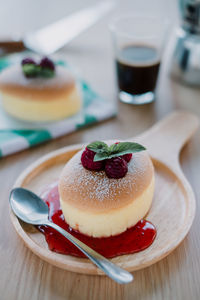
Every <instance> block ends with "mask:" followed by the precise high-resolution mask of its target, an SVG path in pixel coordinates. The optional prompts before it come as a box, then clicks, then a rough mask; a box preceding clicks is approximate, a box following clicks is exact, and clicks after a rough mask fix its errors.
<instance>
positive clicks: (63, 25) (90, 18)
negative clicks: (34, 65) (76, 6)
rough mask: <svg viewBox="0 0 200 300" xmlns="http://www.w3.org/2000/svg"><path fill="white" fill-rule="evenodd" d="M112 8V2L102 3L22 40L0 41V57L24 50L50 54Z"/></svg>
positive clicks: (29, 34) (30, 33)
mask: <svg viewBox="0 0 200 300" xmlns="http://www.w3.org/2000/svg"><path fill="white" fill-rule="evenodd" d="M113 7H114V1H103V2H101V3H98V4H95V5H93V6H91V7H88V8H84V9H82V10H80V11H78V12H75V13H73V14H71V15H70V16H67V17H65V18H63V19H61V20H59V21H56V22H55V23H53V24H50V25H47V26H46V27H44V28H41V29H38V30H36V31H33V32H29V33H27V34H26V35H25V36H24V38H22V40H16V41H15V40H5V41H0V48H1V51H0V55H2V54H3V55H4V54H6V53H8V52H9V53H11V52H18V51H22V50H25V48H27V49H29V50H32V51H33V52H36V53H38V54H41V55H49V54H52V53H54V52H56V51H57V50H59V49H60V48H62V47H63V46H64V45H66V44H67V43H69V42H70V41H71V40H73V39H74V38H75V37H77V36H78V35H79V34H80V33H82V32H83V31H85V30H86V29H88V28H89V27H91V26H92V25H94V24H95V23H96V22H97V21H99V20H100V19H101V18H102V17H103V16H105V15H106V14H107V13H108V12H109V11H110V10H111V9H112V8H113Z"/></svg>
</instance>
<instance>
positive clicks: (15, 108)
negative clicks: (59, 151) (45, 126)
mask: <svg viewBox="0 0 200 300" xmlns="http://www.w3.org/2000/svg"><path fill="white" fill-rule="evenodd" d="M0 91H1V94H2V104H3V107H4V109H5V110H6V112H8V113H9V114H10V115H12V116H14V117H16V118H19V119H21V120H24V121H31V122H48V121H55V120H60V119H63V118H65V117H68V116H71V115H73V114H75V113H77V112H78V111H79V110H80V109H81V103H82V101H81V95H80V91H79V88H78V86H77V84H76V81H75V79H74V77H73V76H72V74H71V73H70V72H69V71H68V70H66V68H64V67H61V66H56V71H55V75H54V76H53V77H52V78H39V77H37V78H27V77H26V76H25V75H24V73H23V70H22V67H21V66H20V65H15V66H11V67H8V68H6V69H5V70H4V71H2V73H1V74H0Z"/></svg>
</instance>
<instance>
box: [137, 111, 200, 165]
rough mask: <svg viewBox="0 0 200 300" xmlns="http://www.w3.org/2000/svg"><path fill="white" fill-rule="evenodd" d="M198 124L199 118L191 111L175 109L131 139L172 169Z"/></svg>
mask: <svg viewBox="0 0 200 300" xmlns="http://www.w3.org/2000/svg"><path fill="white" fill-rule="evenodd" d="M198 126H199V119H198V118H197V117H196V116H195V115H194V114H191V113H188V112H183V111H176V112H174V113H172V114H170V115H169V116H167V117H166V118H164V119H163V120H162V121H160V122H158V123H157V124H156V125H154V126H153V127H151V128H150V129H149V130H147V131H145V132H144V133H143V134H142V135H140V136H138V137H136V138H135V139H134V138H132V139H131V140H134V141H137V142H140V143H141V144H143V145H144V146H146V147H147V149H148V151H149V153H150V155H151V156H152V157H153V158H154V159H157V160H159V161H162V162H164V163H165V164H167V165H168V166H170V167H172V168H173V169H174V167H175V165H178V158H179V153H180V150H181V149H182V147H183V146H184V144H185V143H186V142H187V141H188V140H189V139H190V138H191V136H192V135H193V134H194V132H195V131H196V130H197V128H198Z"/></svg>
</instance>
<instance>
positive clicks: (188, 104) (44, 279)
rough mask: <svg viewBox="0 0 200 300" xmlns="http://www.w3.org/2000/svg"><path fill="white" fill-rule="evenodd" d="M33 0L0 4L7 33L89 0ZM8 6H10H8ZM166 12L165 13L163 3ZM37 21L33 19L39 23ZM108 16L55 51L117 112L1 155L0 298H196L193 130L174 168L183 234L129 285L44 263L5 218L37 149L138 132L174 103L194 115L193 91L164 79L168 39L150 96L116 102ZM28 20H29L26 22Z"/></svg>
mask: <svg viewBox="0 0 200 300" xmlns="http://www.w3.org/2000/svg"><path fill="white" fill-rule="evenodd" d="M19 2H20V5H19ZM36 2H37V1H32V2H30V1H25V0H20V1H19V0H16V1H15V3H14V2H13V1H11V0H8V1H3V2H2V3H1V14H2V16H4V15H6V8H7V12H8V16H9V17H8V20H9V22H8V23H9V24H8V26H9V29H10V32H13V24H18V26H20V25H21V28H22V29H23V30H24V29H26V30H28V29H33V28H38V27H40V25H45V24H47V23H48V22H51V21H54V20H55V19H56V18H59V16H61V15H60V12H62V16H64V15H66V14H67V13H70V12H72V11H73V10H76V9H79V8H81V7H83V6H86V5H87V4H91V3H92V2H93V1H91V0H90V1H89V0H85V1H80V0H74V1H67V0H62V1H59V5H58V1H47V0H44V1H42V2H41V1H38V2H37V4H36V6H38V9H36V8H35V9H34V8H33V9H31V7H32V6H34V5H35V3H36ZM83 2H84V3H83ZM121 2H123V3H124V2H128V1H121ZM129 2H131V3H132V5H133V10H134V11H137V8H138V6H140V8H141V6H142V10H140V12H141V11H142V12H143V11H144V9H145V8H146V7H147V8H149V7H151V8H152V10H151V11H153V12H157V3H158V2H159V5H160V6H163V3H164V1H157V2H156V1H148V2H147V1H145V4H144V2H143V1H141V0H139V1H135V0H133V1H129ZM169 2H170V3H171V6H172V12H171V13H170V17H171V16H172V15H174V14H175V12H176V1H174V0H169V1H165V4H168V3H169ZM7 3H10V6H6V5H7ZM31 3H32V4H31ZM123 3H122V5H123ZM13 4H15V8H14V10H13ZM41 5H42V9H41ZM5 6H6V8H5ZM39 6H40V8H39ZM22 7H23V8H24V7H27V11H28V12H29V13H28V14H27V15H26V26H25V25H24V24H25V23H24V21H23V17H20V18H19V14H18V12H19V13H20V14H21V15H22V14H23V16H25V14H24V10H23V9H22ZM34 7H35V6H34ZM47 7H50V8H49V10H48V12H49V13H46V14H44V8H45V11H46V8H47ZM10 11H15V14H12V18H10ZM120 11H121V10H120ZM30 12H31V13H30ZM148 12H149V10H148ZM36 13H37V15H36ZM165 13H167V10H166V9H165ZM29 15H31V16H30V17H29ZM39 17H40V18H39ZM48 18H49V19H48ZM13 19H14V20H13ZM38 19H40V23H39V24H38ZM47 19H48V20H47ZM5 20H6V19H5V16H4V17H2V18H1V20H0V21H1V22H2V26H1V31H3V32H4V31H5V30H6V27H7V26H5ZM19 20H20V22H19ZM109 20H110V17H108V18H107V19H105V21H102V22H100V23H99V24H97V25H96V26H95V27H93V28H91V29H90V30H88V31H87V32H85V33H84V34H83V35H81V36H80V37H79V38H78V39H76V40H74V41H73V42H72V43H71V44H70V45H68V46H67V47H66V48H65V49H64V50H62V51H61V52H60V55H61V56H62V58H63V57H64V58H66V59H67V60H68V61H69V62H70V63H71V64H72V65H74V66H75V67H77V68H78V69H79V70H81V73H82V76H83V75H84V78H85V79H86V80H88V81H89V82H90V84H91V85H92V86H93V87H94V88H95V89H96V90H97V91H98V92H99V93H100V94H101V95H102V96H103V97H104V98H106V99H108V100H112V101H116V103H117V104H118V110H119V114H118V117H117V118H115V119H112V120H109V121H107V122H104V123H102V124H99V125H96V126H92V127H89V128H86V129H84V130H80V131H78V132H75V133H73V134H70V135H68V136H64V137H62V138H59V139H57V140H54V141H52V142H49V143H45V144H43V145H40V146H38V147H35V148H32V149H30V150H26V151H23V152H21V153H18V154H16V155H12V156H10V157H7V158H4V159H2V160H1V161H0V187H1V199H0V299H2V300H22V299H23V300H55V299H56V300H132V299H134V300H161V299H164V300H165V299H166V300H168V299H170V300H171V299H173V300H188V299H191V300H199V295H200V259H199V249H200V238H199V237H200V234H199V228H200V185H199V181H200V174H199V170H200V147H199V141H200V130H198V132H197V133H196V134H195V136H194V137H193V138H192V139H191V141H190V143H189V144H187V145H186V146H185V147H184V149H183V151H182V152H181V157H180V162H181V167H182V169H183V171H184V174H185V175H186V177H187V179H188V180H189V182H190V183H191V185H192V187H193V190H194V192H195V195H196V199H197V201H196V205H197V206H196V217H195V219H194V222H193V225H192V227H191V229H190V231H189V234H188V235H187V237H186V238H185V239H184V241H183V242H182V243H181V244H180V246H179V247H178V248H176V249H175V250H174V251H173V252H172V253H171V254H170V255H168V256H167V257H166V258H164V259H163V260H161V261H160V262H158V263H156V264H154V265H152V266H150V267H147V268H145V269H143V270H139V271H135V272H134V275H135V281H134V282H133V283H131V284H128V285H126V286H121V285H117V284H116V283H114V282H113V281H111V280H110V279H108V278H106V277H105V276H88V275H81V274H76V273H72V272H69V271H65V270H62V269H59V268H57V267H55V266H52V265H50V264H48V263H47V262H44V261H43V260H41V259H40V258H38V257H37V256H36V255H35V254H33V253H32V252H31V251H30V250H29V249H27V247H26V246H25V245H24V244H23V243H22V241H21V239H20V238H19V237H18V236H17V235H16V232H15V230H14V228H13V226H12V224H11V221H10V218H9V206H8V196H9V192H10V189H11V188H12V186H13V184H14V182H15V180H16V178H17V177H18V176H19V174H20V173H21V172H22V171H23V170H24V169H25V168H27V167H28V166H29V165H30V164H31V163H33V162H34V161H36V160H37V159H38V158H40V157H42V156H43V155H45V154H47V153H49V152H51V151H53V150H57V149H59V148H61V147H65V146H68V145H73V144H79V143H87V142H89V141H91V140H94V139H97V138H98V139H105V140H106V139H115V138H120V139H124V140H125V139H128V138H130V136H136V135H138V134H140V133H142V132H144V131H145V130H147V129H148V128H150V127H151V126H152V125H153V124H155V123H156V122H157V121H159V120H161V119H162V118H163V117H164V116H165V115H167V114H168V113H170V112H171V111H173V110H175V109H185V110H189V111H190V112H193V113H195V114H197V115H198V116H199V117H200V90H199V89H192V88H190V87H187V86H184V85H180V84H179V83H178V82H176V81H172V80H171V79H170V77H169V74H168V73H169V71H168V68H169V58H170V51H171V47H170V43H169V49H167V52H166V55H165V58H164V59H163V63H162V68H161V72H160V76H159V82H158V89H157V99H156V101H155V102H154V103H152V104H149V105H144V106H138V107H135V106H130V105H126V104H122V103H119V102H118V100H117V96H116V86H115V80H114V68H113V63H112V58H113V54H112V50H111V43H110V36H109V32H108V30H107V21H109ZM29 23H31V26H30V27H29V28H28V24H29ZM171 201H173V199H171Z"/></svg>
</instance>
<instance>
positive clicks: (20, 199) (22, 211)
mask: <svg viewBox="0 0 200 300" xmlns="http://www.w3.org/2000/svg"><path fill="white" fill-rule="evenodd" d="M10 206H11V208H12V210H13V212H14V213H15V215H17V216H18V218H20V219H21V220H22V221H24V222H26V223H29V224H33V225H41V224H43V223H44V222H45V223H46V222H47V221H48V211H49V209H48V205H47V204H46V203H45V202H44V201H42V199H41V198H40V197H38V196H37V195H36V194H34V193H33V192H31V191H29V190H26V189H23V188H15V189H13V190H12V191H11V193H10Z"/></svg>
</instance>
